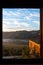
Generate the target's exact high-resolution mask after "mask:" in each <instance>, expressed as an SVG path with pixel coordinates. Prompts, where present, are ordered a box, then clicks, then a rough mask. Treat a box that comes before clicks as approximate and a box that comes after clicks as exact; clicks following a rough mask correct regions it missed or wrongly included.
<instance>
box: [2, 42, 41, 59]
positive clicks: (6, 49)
mask: <svg viewBox="0 0 43 65" xmlns="http://www.w3.org/2000/svg"><path fill="white" fill-rule="evenodd" d="M2 52H3V56H20V57H19V58H21V59H30V58H37V57H40V56H39V54H36V53H35V52H34V53H33V52H32V53H31V54H30V49H29V47H28V45H16V44H14V43H4V44H3V50H2Z"/></svg>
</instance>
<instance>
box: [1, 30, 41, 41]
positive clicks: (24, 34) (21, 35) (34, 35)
mask: <svg viewBox="0 0 43 65" xmlns="http://www.w3.org/2000/svg"><path fill="white" fill-rule="evenodd" d="M39 33H40V31H39V30H38V31H25V30H24V31H16V32H3V34H2V35H3V39H24V40H25V39H26V40H29V39H31V40H34V41H36V42H40V35H39Z"/></svg>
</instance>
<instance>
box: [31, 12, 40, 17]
mask: <svg viewBox="0 0 43 65" xmlns="http://www.w3.org/2000/svg"><path fill="white" fill-rule="evenodd" d="M30 16H35V17H40V14H38V13H30Z"/></svg>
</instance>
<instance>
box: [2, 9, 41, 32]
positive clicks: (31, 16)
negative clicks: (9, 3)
mask: <svg viewBox="0 0 43 65" xmlns="http://www.w3.org/2000/svg"><path fill="white" fill-rule="evenodd" d="M2 15H3V16H2V28H3V29H2V31H4V32H7V31H20V30H27V31H31V30H40V9H38V8H37V9H33V8H11V9H10V8H3V9H2Z"/></svg>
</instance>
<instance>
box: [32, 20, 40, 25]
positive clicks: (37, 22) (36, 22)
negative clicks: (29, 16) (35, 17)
mask: <svg viewBox="0 0 43 65" xmlns="http://www.w3.org/2000/svg"><path fill="white" fill-rule="evenodd" d="M32 22H33V23H35V24H38V25H39V24H40V22H39V21H32Z"/></svg>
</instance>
